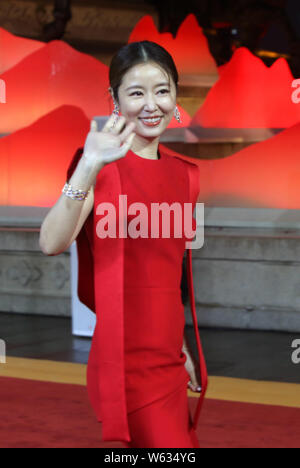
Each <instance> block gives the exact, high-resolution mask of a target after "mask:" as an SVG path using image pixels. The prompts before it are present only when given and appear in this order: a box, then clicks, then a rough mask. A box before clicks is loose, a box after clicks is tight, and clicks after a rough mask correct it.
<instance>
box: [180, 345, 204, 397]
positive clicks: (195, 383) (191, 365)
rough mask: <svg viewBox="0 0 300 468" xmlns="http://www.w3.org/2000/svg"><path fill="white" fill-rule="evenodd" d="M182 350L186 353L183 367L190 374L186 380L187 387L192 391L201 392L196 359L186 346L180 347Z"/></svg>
mask: <svg viewBox="0 0 300 468" xmlns="http://www.w3.org/2000/svg"><path fill="white" fill-rule="evenodd" d="M182 352H183V353H184V354H185V355H186V361H185V364H184V366H185V368H186V371H187V373H188V374H189V376H190V382H188V387H189V388H190V389H191V390H192V391H193V392H198V393H200V392H201V384H200V381H201V379H200V369H199V363H198V361H197V360H196V359H195V358H193V356H192V355H191V353H190V352H189V351H188V350H187V348H184V349H182Z"/></svg>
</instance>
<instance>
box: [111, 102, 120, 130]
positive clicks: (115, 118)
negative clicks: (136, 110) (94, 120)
mask: <svg viewBox="0 0 300 468" xmlns="http://www.w3.org/2000/svg"><path fill="white" fill-rule="evenodd" d="M119 112H120V109H119V106H118V104H117V103H116V101H115V100H114V110H113V116H114V120H113V124H112V126H113V127H115V126H116V125H117V122H118V120H119Z"/></svg>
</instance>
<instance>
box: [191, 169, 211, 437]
mask: <svg viewBox="0 0 300 468" xmlns="http://www.w3.org/2000/svg"><path fill="white" fill-rule="evenodd" d="M194 166H195V167H194V168H193V166H191V165H189V166H188V173H189V187H190V200H192V204H193V208H194V204H195V205H196V202H197V197H198V194H199V180H200V179H199V168H198V166H196V165H194ZM187 280H188V289H189V298H190V307H191V313H192V318H193V325H194V331H195V336H196V343H197V350H198V356H199V367H200V377H201V395H200V397H199V401H198V403H197V407H196V411H195V415H194V417H193V419H192V421H193V425H192V427H193V428H194V429H196V427H197V423H198V420H199V416H200V411H201V408H202V404H203V400H204V396H205V393H206V389H207V381H208V378H207V368H206V362H205V358H204V354H203V349H202V345H201V340H200V336H199V329H198V322H197V315H196V306H195V295H194V287H193V269H192V249H187Z"/></svg>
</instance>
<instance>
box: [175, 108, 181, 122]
mask: <svg viewBox="0 0 300 468" xmlns="http://www.w3.org/2000/svg"><path fill="white" fill-rule="evenodd" d="M174 117H175V119H176V120H177V122H179V123H182V122H181V119H180V112H179V110H178V107H177V106H176V107H175V111H174Z"/></svg>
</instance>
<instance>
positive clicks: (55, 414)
mask: <svg viewBox="0 0 300 468" xmlns="http://www.w3.org/2000/svg"><path fill="white" fill-rule="evenodd" d="M189 402H190V407H191V410H192V411H194V408H195V405H196V399H194V398H190V399H189ZM0 411H1V427H0V448H29V447H30V448H62V447H64V448H97V447H103V448H104V447H112V448H117V447H120V448H121V447H123V444H122V443H120V442H105V443H101V424H99V423H98V422H97V421H96V420H95V416H94V414H93V412H92V409H91V407H90V404H89V401H88V397H87V391H86V388H85V387H84V386H80V385H69V384H59V383H51V382H39V381H33V380H23V379H15V378H7V377H0ZM299 434H300V409H299V408H286V407H281V406H266V405H257V404H250V403H249V404H248V403H236V402H227V401H220V400H212V399H206V401H205V402H204V407H203V412H202V415H201V418H200V425H199V429H198V437H199V441H200V445H201V447H202V448H221V447H222V448H238V447H239V448H300V437H299Z"/></svg>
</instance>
